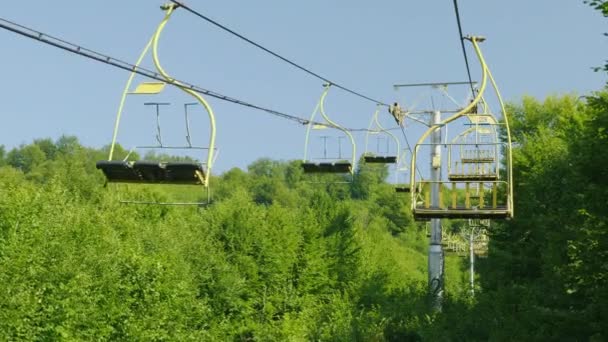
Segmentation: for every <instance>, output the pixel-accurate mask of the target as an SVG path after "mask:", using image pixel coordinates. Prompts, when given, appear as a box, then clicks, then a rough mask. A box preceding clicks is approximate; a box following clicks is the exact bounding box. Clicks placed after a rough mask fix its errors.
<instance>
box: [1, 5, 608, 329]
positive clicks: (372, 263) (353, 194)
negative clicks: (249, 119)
mask: <svg viewBox="0 0 608 342" xmlns="http://www.w3.org/2000/svg"><path fill="white" fill-rule="evenodd" d="M588 3H589V4H590V5H591V6H594V7H596V9H597V10H599V11H601V12H602V13H603V14H604V15H605V16H608V5H607V3H606V2H604V1H589V2H588ZM597 72H608V66H600V67H597ZM579 95H580V94H575V93H572V94H566V95H554V96H549V97H547V98H545V99H537V98H533V97H529V96H523V97H522V99H521V100H520V101H518V102H512V103H509V104H508V106H507V111H508V115H509V119H510V120H511V133H512V137H513V147H512V151H513V171H514V175H513V178H514V184H513V185H514V199H515V200H514V205H515V208H514V209H515V216H514V218H513V219H510V220H503V221H493V222H492V225H491V227H490V228H489V229H488V232H487V234H488V236H489V245H488V249H487V254H486V255H484V256H483V257H480V258H478V259H477V261H476V273H477V274H476V287H475V294H474V296H473V295H472V294H471V291H470V288H469V273H468V272H469V262H468V259H467V258H463V257H462V255H458V254H453V253H452V254H447V255H446V259H445V295H444V300H443V307H442V310H439V311H437V310H433V309H432V305H430V301H431V299H430V298H429V295H428V289H427V288H428V275H427V266H428V265H427V262H428V261H427V256H428V248H429V246H428V225H427V223H426V222H419V221H415V220H414V219H413V216H412V213H411V209H410V196H409V195H408V194H399V193H396V192H395V189H394V184H390V183H389V182H387V178H388V176H389V169H388V167H387V166H384V165H377V164H366V163H365V162H364V160H363V159H361V160H360V161H359V163H358V164H357V165H358V166H357V169H356V171H355V174H354V177H353V181H352V182H350V183H345V182H336V181H342V180H343V179H342V178H340V176H337V175H324V176H321V178H320V179H321V180H322V181H323V182H321V183H317V184H311V182H310V178H309V176H307V175H305V174H304V172H303V170H302V167H301V161H279V160H272V159H267V158H265V159H259V160H257V161H255V162H253V163H252V164H251V165H249V166H248V167H247V170H242V169H239V168H233V169H231V170H228V171H226V172H224V173H222V174H219V175H216V176H212V178H211V180H210V184H211V185H210V188H211V189H212V198H213V201H212V202H211V203H209V204H208V205H205V206H150V205H125V204H122V203H121V200H122V199H125V198H134V199H148V198H152V199H154V200H155V201H161V202H162V201H166V200H170V199H172V198H174V197H175V196H185V197H187V198H189V199H194V200H200V199H204V198H205V196H206V194H205V193H204V192H202V191H201V189H200V187H194V188H192V189H190V188H188V190H186V191H183V190H182V189H183V188H180V187H178V186H149V185H126V184H119V185H116V184H107V183H106V179H105V177H104V175H103V173H102V172H101V171H100V170H97V169H96V162H97V161H100V160H105V159H107V155H108V152H109V148H110V146H109V145H108V146H106V147H104V148H99V149H98V148H90V147H87V146H83V144H81V143H80V141H79V139H78V137H75V136H62V137H61V138H59V139H50V138H41V139H37V140H34V141H33V142H31V143H28V144H24V145H21V146H19V147H15V148H12V149H7V148H5V147H3V146H0V341H90V340H118V341H606V340H608V90H607V89H598V91H597V92H594V93H592V94H585V96H579ZM128 152H129V151H127V150H125V149H124V148H122V147H120V146H119V145H118V146H117V149H116V151H114V154H115V156H116V158H117V159H120V158H121V157H123V156H125V155H127V153H128ZM150 157H151V156H150V155H149V156H148V158H150ZM166 157H167V156H166ZM168 158H171V157H170V156H169V157H168ZM175 158H176V159H179V158H177V157H175ZM463 224H464V221H459V220H452V221H448V220H444V224H443V227H444V229H445V230H446V232H447V233H456V232H457V231H458V229H459V227H461V226H462V225H463Z"/></svg>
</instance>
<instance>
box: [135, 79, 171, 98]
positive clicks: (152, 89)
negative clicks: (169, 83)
mask: <svg viewBox="0 0 608 342" xmlns="http://www.w3.org/2000/svg"><path fill="white" fill-rule="evenodd" d="M165 85H166V83H164V82H142V83H140V84H139V85H138V86H137V87H136V88H135V90H134V91H132V92H130V93H129V94H134V95H156V94H160V93H161V92H162V91H163V90H164V89H165Z"/></svg>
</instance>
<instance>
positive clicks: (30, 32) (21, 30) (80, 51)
mask: <svg viewBox="0 0 608 342" xmlns="http://www.w3.org/2000/svg"><path fill="white" fill-rule="evenodd" d="M0 28H2V29H5V30H7V31H11V32H13V33H16V34H19V35H21V36H24V37H27V38H30V39H33V40H36V41H39V42H41V43H44V44H47V45H50V46H53V47H56V48H59V49H62V50H64V51H67V52H70V53H73V54H76V55H79V56H82V57H86V58H88V59H92V60H95V61H97V62H100V63H104V64H107V65H110V66H113V67H116V68H119V69H122V70H125V71H129V72H132V71H133V72H135V73H137V74H139V75H141V76H144V77H148V78H151V79H154V80H157V81H161V82H164V83H169V84H171V85H173V86H177V84H181V85H182V87H186V88H187V89H191V90H193V91H195V92H197V93H199V94H203V95H208V96H211V97H214V98H216V99H219V100H222V101H226V102H230V103H234V104H237V105H240V106H244V107H248V108H253V109H257V110H260V111H263V112H266V113H268V114H271V115H274V116H277V117H280V118H283V119H287V120H291V121H295V122H297V123H299V124H302V125H307V124H308V123H309V120H307V119H305V118H302V117H299V116H295V115H291V114H287V113H283V112H280V111H277V110H274V109H269V108H265V107H262V106H258V105H255V104H252V103H249V102H246V101H242V100H239V99H236V98H233V97H229V96H226V95H222V94H220V93H217V92H214V91H212V90H207V89H204V88H201V87H199V86H196V85H194V84H191V83H188V82H185V81H180V80H177V79H171V80H169V81H168V80H166V79H164V78H163V77H162V75H160V74H158V72H156V71H152V70H150V69H146V68H142V67H138V66H135V65H133V64H131V63H128V62H125V61H123V60H120V59H117V58H114V57H110V56H108V55H105V54H102V53H99V52H96V51H93V50H91V49H87V48H84V47H82V46H79V45H77V44H74V43H70V42H68V41H66V40H63V39H61V38H57V37H54V36H51V35H48V34H46V33H42V32H40V31H36V30H34V29H32V28H29V27H26V26H23V25H20V24H17V23H15V22H12V21H9V20H6V19H4V18H0ZM312 123H313V124H315V125H321V126H326V127H332V128H335V127H333V126H332V125H330V124H328V123H322V122H312ZM347 130H348V131H353V132H362V131H367V129H365V128H356V129H350V128H347Z"/></svg>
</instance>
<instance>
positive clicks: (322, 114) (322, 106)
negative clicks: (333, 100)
mask: <svg viewBox="0 0 608 342" xmlns="http://www.w3.org/2000/svg"><path fill="white" fill-rule="evenodd" d="M329 87H331V84H328V85H327V89H328V90H329ZM326 96H327V91H325V92H324V93H323V96H321V101H320V109H321V116H323V118H324V119H325V121H327V122H328V123H329V124H331V125H333V126H334V128H337V129H339V130H341V131H342V132H344V134H346V135H347V136H348V137H349V138H350V144H351V146H352V149H353V152H352V158H351V165H352V166H353V167H352V168H351V170H350V173H351V174H352V173H354V172H355V162H356V155H357V151H356V148H357V146H356V145H355V138H353V135H352V134H351V133H350V132H349V131H348V130H346V129H345V128H344V127H342V126H340V125H338V124H337V123H335V122H333V121H332V120H331V119H330V118H329V117H328V116H327V114H325V97H326Z"/></svg>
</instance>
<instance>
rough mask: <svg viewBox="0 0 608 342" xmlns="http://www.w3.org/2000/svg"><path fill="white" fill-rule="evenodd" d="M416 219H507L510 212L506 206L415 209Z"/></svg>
mask: <svg viewBox="0 0 608 342" xmlns="http://www.w3.org/2000/svg"><path fill="white" fill-rule="evenodd" d="M413 214H414V218H415V219H429V218H453V219H457V218H460V219H465V218H473V219H506V218H509V217H510V212H509V210H508V208H507V207H506V206H498V207H496V208H483V209H474V208H468V209H467V208H464V207H457V208H436V207H430V208H415V209H414V212H413Z"/></svg>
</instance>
